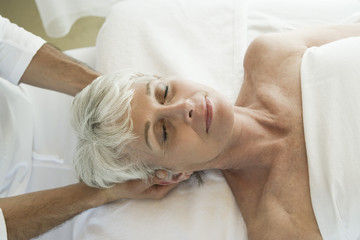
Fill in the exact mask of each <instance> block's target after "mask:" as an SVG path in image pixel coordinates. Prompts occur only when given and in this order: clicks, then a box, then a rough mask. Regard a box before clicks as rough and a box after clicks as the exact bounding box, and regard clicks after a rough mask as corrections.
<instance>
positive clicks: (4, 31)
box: [0, 16, 45, 240]
mask: <svg viewBox="0 0 360 240" xmlns="http://www.w3.org/2000/svg"><path fill="white" fill-rule="evenodd" d="M44 43H45V40H43V39H41V38H40V37H37V36H35V35H33V34H31V33H29V32H27V31H26V30H24V29H23V28H20V27H18V26H17V25H15V24H13V23H10V21H9V20H8V19H6V18H3V17H1V16H0V123H1V124H0V197H7V196H12V195H17V194H21V193H24V191H25V188H26V186H27V184H28V181H29V177H30V173H31V161H32V160H31V154H32V138H33V118H32V109H31V104H30V102H29V101H28V99H27V98H26V97H25V95H24V94H23V92H22V91H21V90H20V89H19V87H17V86H14V85H17V84H18V83H19V81H20V78H21V76H22V75H23V74H24V72H25V70H26V68H27V67H28V65H29V63H30V61H31V60H32V58H33V57H34V55H35V54H36V52H37V51H38V50H39V48H40V47H41V46H42V45H43V44H44ZM1 78H2V79H1ZM4 79H5V80H8V81H9V82H11V83H13V84H9V82H7V81H5V80H4ZM24 119H26V120H27V121H23V120H24ZM20 120H22V121H20ZM0 239H2V240H4V239H7V236H6V225H5V220H4V217H3V214H2V211H1V209H0Z"/></svg>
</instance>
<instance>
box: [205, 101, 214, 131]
mask: <svg viewBox="0 0 360 240" xmlns="http://www.w3.org/2000/svg"><path fill="white" fill-rule="evenodd" d="M204 104H205V109H204V110H205V111H204V119H205V126H206V133H209V129H210V126H211V121H212V118H213V108H212V104H211V101H210V100H209V99H208V98H207V97H205V101H204Z"/></svg>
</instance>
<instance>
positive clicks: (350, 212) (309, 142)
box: [301, 37, 360, 240]
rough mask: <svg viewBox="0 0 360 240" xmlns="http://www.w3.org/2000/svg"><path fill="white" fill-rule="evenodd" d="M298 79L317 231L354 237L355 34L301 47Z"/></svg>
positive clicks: (359, 57)
mask: <svg viewBox="0 0 360 240" xmlns="http://www.w3.org/2000/svg"><path fill="white" fill-rule="evenodd" d="M301 81H302V98H303V118H304V130H305V140H306V149H307V154H308V163H309V177H310V190H311V200H312V204H313V208H314V212H315V216H316V220H317V222H318V225H319V228H320V231H321V234H322V236H323V238H324V239H325V240H328V239H334V240H335V239H336V240H339V239H348V240H350V239H360V38H359V37H357V38H349V39H345V40H341V41H336V42H333V43H330V44H327V45H324V46H322V47H318V48H316V47H315V48H311V49H309V50H307V51H306V52H305V54H304V57H303V60H302V67H301Z"/></svg>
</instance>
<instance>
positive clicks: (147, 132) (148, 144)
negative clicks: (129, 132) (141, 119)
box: [144, 121, 152, 150]
mask: <svg viewBox="0 0 360 240" xmlns="http://www.w3.org/2000/svg"><path fill="white" fill-rule="evenodd" d="M149 128H150V121H147V122H146V123H145V134H144V135H145V142H146V145H147V146H148V147H149V148H150V149H151V150H152V148H151V145H150V142H149Z"/></svg>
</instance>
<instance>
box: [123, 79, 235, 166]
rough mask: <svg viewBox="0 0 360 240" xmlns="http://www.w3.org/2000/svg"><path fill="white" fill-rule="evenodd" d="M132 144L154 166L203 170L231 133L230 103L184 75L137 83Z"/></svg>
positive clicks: (133, 109) (132, 106)
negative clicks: (176, 77)
mask: <svg viewBox="0 0 360 240" xmlns="http://www.w3.org/2000/svg"><path fill="white" fill-rule="evenodd" d="M133 88H134V91H135V93H134V98H133V100H132V102H131V108H132V113H131V118H132V120H133V124H134V132H135V136H137V139H136V140H135V141H133V142H132V143H130V145H129V146H130V148H131V149H132V150H133V151H132V152H134V153H135V154H136V155H137V157H139V158H141V159H142V161H144V162H145V163H147V164H149V165H152V166H154V165H155V166H160V167H163V168H166V169H170V170H172V171H174V172H176V171H177V172H181V171H194V170H200V169H203V167H204V166H205V164H206V163H208V162H210V161H212V160H214V159H215V158H216V157H217V156H218V155H219V154H220V153H221V152H222V151H223V150H224V149H225V148H226V145H227V143H228V142H229V139H230V137H231V133H232V129H233V124H234V112H233V105H232V104H231V102H230V101H229V100H228V99H227V98H226V97H225V96H223V95H222V94H220V93H219V92H217V91H215V90H214V89H212V88H210V87H207V86H204V85H201V84H198V83H194V82H189V81H183V80H176V79H171V80H162V79H157V80H152V81H150V82H141V83H134V84H133Z"/></svg>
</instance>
